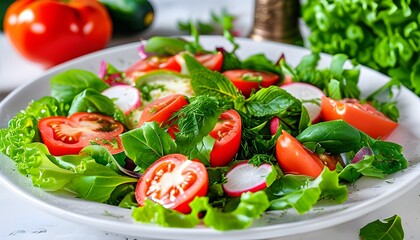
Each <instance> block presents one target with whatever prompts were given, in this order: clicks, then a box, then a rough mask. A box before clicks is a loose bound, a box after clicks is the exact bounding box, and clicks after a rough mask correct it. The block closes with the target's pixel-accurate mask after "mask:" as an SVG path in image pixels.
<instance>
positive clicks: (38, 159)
mask: <svg viewBox="0 0 420 240" xmlns="http://www.w3.org/2000/svg"><path fill="white" fill-rule="evenodd" d="M26 149H27V151H26V152H25V153H26V154H27V155H28V156H27V157H26V159H29V160H32V161H30V162H32V163H34V164H33V166H32V168H29V169H28V170H27V172H28V173H29V174H30V175H31V178H32V182H33V185H34V186H36V187H40V188H42V189H43V190H45V191H57V190H67V191H70V192H74V193H76V194H77V195H78V196H79V197H81V198H83V199H86V200H91V201H97V202H105V201H107V200H108V199H109V198H110V197H111V194H112V192H113V191H114V190H115V188H116V187H118V186H120V185H123V184H135V183H137V181H138V180H137V179H136V178H131V177H126V176H122V175H120V174H118V173H117V172H115V171H114V170H112V169H111V168H110V167H108V166H105V165H102V164H99V163H97V162H96V160H95V159H94V158H93V157H91V156H89V155H66V156H62V157H54V156H52V155H49V152H48V149H47V147H46V146H45V145H44V144H42V143H31V144H29V145H27V146H26Z"/></svg>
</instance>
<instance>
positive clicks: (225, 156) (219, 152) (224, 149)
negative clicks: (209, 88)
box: [210, 110, 242, 167]
mask: <svg viewBox="0 0 420 240" xmlns="http://www.w3.org/2000/svg"><path fill="white" fill-rule="evenodd" d="M210 136H212V137H213V138H215V139H216V141H215V143H214V146H213V149H212V151H211V152H210V166H212V167H221V166H226V165H227V164H228V163H229V162H230V161H232V159H233V158H234V157H235V155H236V153H237V152H238V149H239V147H240V143H241V136H242V120H241V116H240V115H239V113H238V112H237V111H235V110H227V111H225V112H223V113H222V114H221V115H220V117H219V121H218V122H217V124H216V126H215V127H214V129H213V130H212V131H211V132H210Z"/></svg>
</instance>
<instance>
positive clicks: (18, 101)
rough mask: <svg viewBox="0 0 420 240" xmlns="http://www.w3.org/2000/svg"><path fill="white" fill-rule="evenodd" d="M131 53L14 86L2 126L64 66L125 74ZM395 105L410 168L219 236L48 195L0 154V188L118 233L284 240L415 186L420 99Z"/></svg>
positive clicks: (378, 81) (265, 45)
mask: <svg viewBox="0 0 420 240" xmlns="http://www.w3.org/2000/svg"><path fill="white" fill-rule="evenodd" d="M238 42H239V43H240V45H241V48H240V50H239V51H238V54H239V56H240V57H246V56H248V55H251V54H256V53H261V52H262V53H265V54H266V56H267V57H269V58H270V59H273V60H276V59H277V58H278V57H279V56H280V54H281V53H284V54H285V56H286V59H287V61H288V62H289V63H291V64H297V63H298V62H299V61H300V59H301V58H302V57H303V56H304V55H307V54H309V51H308V50H307V49H304V48H300V47H296V46H290V45H285V44H280V43H273V42H254V41H252V40H249V39H238ZM201 43H202V44H203V45H204V46H205V47H206V48H208V49H212V48H213V47H215V46H226V47H227V48H228V49H229V48H230V47H231V45H230V44H229V43H228V42H227V41H226V40H225V39H223V38H221V37H219V36H208V37H202V38H201ZM137 47H138V44H129V45H123V46H119V47H114V48H111V49H106V50H103V51H100V52H97V53H93V54H90V55H87V56H85V57H82V58H78V59H75V60H73V61H70V62H68V63H66V64H63V65H60V66H57V67H55V68H52V69H51V70H49V71H48V72H47V73H46V74H45V75H44V76H43V77H41V78H38V79H36V80H34V81H32V82H29V83H28V84H26V85H24V86H22V87H19V88H18V89H16V90H15V91H14V92H13V93H11V94H10V95H9V96H8V97H7V98H6V99H4V101H3V102H2V103H1V104H0V127H6V126H7V121H8V120H9V119H10V118H12V117H13V116H14V115H15V114H16V113H17V112H18V111H19V110H21V109H24V108H25V107H26V106H27V104H28V102H30V101H31V100H33V99H38V98H40V97H42V96H45V95H48V94H49V92H50V87H49V79H50V77H51V76H53V75H55V74H57V73H58V72H61V71H63V70H65V69H70V68H82V69H88V70H92V71H94V72H97V70H98V69H99V63H100V61H101V60H106V61H108V62H110V63H111V64H114V65H115V66H116V67H117V68H121V69H123V68H124V67H127V66H128V65H129V64H131V63H133V62H134V61H136V60H137V59H138V57H137V51H136V48H137ZM330 60H331V57H330V56H329V55H322V59H321V62H320V67H323V68H324V67H327V66H328V65H329V63H330ZM387 80H388V78H387V77H386V76H384V75H382V74H380V73H377V72H375V71H373V70H370V69H368V68H364V67H362V71H361V79H360V87H361V89H362V91H363V94H368V93H370V92H372V91H374V90H375V89H376V88H377V87H378V86H380V85H382V84H384V83H385V81H387ZM398 106H399V108H400V114H401V121H400V123H401V126H399V127H398V128H397V129H396V130H395V132H394V133H393V134H392V136H391V137H390V140H392V141H395V142H398V143H399V144H401V145H403V147H404V154H405V156H406V158H407V159H408V160H409V161H410V166H409V167H408V169H405V170H404V171H402V172H399V173H396V174H393V175H390V176H388V177H387V178H386V179H369V178H363V179H360V180H359V181H358V182H357V183H356V184H354V185H352V186H351V187H349V199H348V201H347V202H346V203H344V204H341V205H334V204H326V203H323V204H318V205H317V206H316V207H315V208H314V209H313V210H311V211H310V212H309V213H307V214H305V215H298V214H296V213H295V212H294V211H293V210H290V211H282V212H277V213H270V214H266V215H265V216H264V217H263V218H262V219H259V220H257V221H255V224H254V226H253V227H251V228H250V229H246V230H240V231H227V232H219V231H215V230H213V229H208V228H204V227H197V228H193V229H179V228H162V227H159V226H155V225H147V224H140V223H135V222H133V220H132V218H131V211H130V210H127V209H122V208H118V207H114V206H109V205H106V204H100V203H96V202H88V201H84V200H81V199H77V198H75V197H74V196H73V195H69V194H66V193H48V192H44V191H42V190H40V189H38V188H34V187H33V186H32V184H31V181H30V179H29V178H26V177H24V176H23V175H21V174H20V173H18V172H17V171H16V168H15V166H14V164H13V162H12V160H10V159H9V158H8V157H6V156H4V155H2V154H1V155H0V161H1V164H0V182H2V183H3V184H4V185H5V186H6V187H8V188H9V189H11V191H13V192H14V193H16V194H17V195H19V196H21V197H23V198H24V199H26V200H28V201H29V202H31V203H33V204H35V205H36V206H38V207H41V208H42V209H44V210H46V211H48V212H50V213H51V214H54V215H57V216H59V217H62V218H65V219H68V220H71V221H74V222H77V223H80V224H84V225H89V226H92V227H95V228H98V229H102V230H105V231H107V232H115V233H120V234H123V235H130V236H137V237H145V238H159V239H215V238H217V239H230V240H233V239H266V238H273V237H283V236H290V235H294V234H298V233H305V232H310V231H315V230H320V229H324V228H327V227H331V226H334V225H338V224H341V223H344V222H346V221H350V220H353V219H356V218H358V217H361V216H362V215H365V214H366V213H368V212H371V211H373V210H376V209H377V208H379V207H381V206H384V205H385V204H387V203H389V202H390V201H392V200H394V199H396V198H397V197H399V196H401V195H402V194H403V193H405V192H407V191H408V190H410V189H411V188H412V187H414V186H415V185H416V184H417V183H419V182H420V150H419V145H420V144H419V143H420V141H419V139H420V128H418V123H420V112H419V111H418V109H419V108H420V100H419V98H418V97H417V96H416V95H414V94H413V93H412V92H410V91H408V90H407V89H405V88H404V89H402V91H401V94H400V95H399V96H398Z"/></svg>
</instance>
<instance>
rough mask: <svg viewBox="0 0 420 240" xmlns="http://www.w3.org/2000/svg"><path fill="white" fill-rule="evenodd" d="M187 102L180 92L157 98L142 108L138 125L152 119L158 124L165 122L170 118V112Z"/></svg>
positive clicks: (172, 112) (175, 110)
mask: <svg viewBox="0 0 420 240" xmlns="http://www.w3.org/2000/svg"><path fill="white" fill-rule="evenodd" d="M187 104H188V101H187V99H186V98H185V96H184V95H181V94H174V95H169V96H167V97H163V98H159V99H157V100H155V101H153V102H151V103H150V104H148V105H147V106H146V107H145V108H144V110H143V112H142V114H141V116H140V120H139V126H141V125H143V123H145V122H152V121H155V122H157V123H159V124H162V123H165V122H166V121H168V120H169V119H170V118H171V116H172V114H174V113H175V112H177V111H178V110H180V109H181V108H182V107H183V106H185V105H187Z"/></svg>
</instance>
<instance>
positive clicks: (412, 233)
mask: <svg viewBox="0 0 420 240" xmlns="http://www.w3.org/2000/svg"><path fill="white" fill-rule="evenodd" d="M152 3H153V4H154V7H155V10H156V16H155V21H154V23H153V25H152V26H151V28H150V29H148V30H147V31H145V32H144V33H142V34H141V35H139V36H133V37H130V38H118V39H114V40H113V41H112V42H111V43H110V46H111V45H118V44H122V43H126V42H133V41H137V40H138V39H140V38H148V37H150V36H152V35H178V34H180V32H179V31H177V27H176V22H177V21H178V20H188V19H202V20H208V19H209V18H210V16H209V13H210V11H215V12H220V9H222V8H225V9H228V11H229V12H230V13H232V14H234V15H236V16H238V20H237V22H236V24H237V25H236V26H237V29H238V30H239V31H240V33H241V36H247V35H248V34H249V32H250V29H251V26H252V17H253V1H252V0H231V1H223V0H217V1H216V0H212V1H193V0H177V1H173V0H172V1H171V0H153V1H152ZM183 34H184V33H183ZM44 71H45V70H44V69H42V68H41V67H40V66H37V65H36V64H33V63H31V62H28V61H26V60H25V59H23V58H22V57H20V56H19V55H18V54H17V53H16V52H15V51H14V49H12V47H11V46H10V44H9V43H8V41H7V40H6V38H5V37H4V35H3V34H1V35H0V92H10V91H11V90H13V89H14V88H15V87H17V86H19V85H20V84H24V83H25V82H26V81H31V80H33V79H35V78H36V77H37V76H40V75H41V74H43V73H44ZM395 214H397V215H399V216H400V217H401V218H402V224H403V228H404V232H405V237H406V238H405V239H420V230H419V227H418V226H420V184H418V185H416V186H415V187H414V188H412V189H410V190H409V191H408V192H406V193H404V194H403V195H402V196H401V197H399V198H397V199H396V200H394V201H392V202H391V203H389V204H387V205H385V206H384V207H381V208H379V209H377V210H376V211H374V212H371V213H366V215H365V216H363V217H361V218H359V219H356V220H353V221H350V222H347V223H344V224H341V225H338V226H335V227H331V228H327V229H322V230H319V231H316V232H310V233H306V234H301V235H297V236H293V237H287V238H279V239H291V240H294V239H311V240H314V239H359V237H358V234H359V229H360V228H362V227H363V226H364V225H366V224H368V223H370V222H372V221H374V220H376V219H385V218H388V217H391V216H393V215H395ZM0 239H2V240H21V239H32V240H41V239H60V240H74V239H81V240H120V239H127V240H134V239H138V240H140V238H133V237H128V236H122V235H118V234H114V233H109V232H104V231H101V230H96V229H92V228H90V227H88V226H83V225H80V224H78V223H75V222H70V221H67V220H63V219H60V218H57V217H56V216H53V215H50V214H48V213H46V212H43V211H41V210H40V209H39V208H37V206H35V205H33V204H32V203H30V202H26V201H24V200H23V199H20V198H19V197H18V196H17V195H15V194H14V193H12V192H10V191H9V190H8V189H5V188H4V187H2V186H0Z"/></svg>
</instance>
